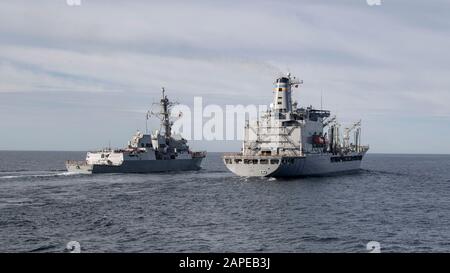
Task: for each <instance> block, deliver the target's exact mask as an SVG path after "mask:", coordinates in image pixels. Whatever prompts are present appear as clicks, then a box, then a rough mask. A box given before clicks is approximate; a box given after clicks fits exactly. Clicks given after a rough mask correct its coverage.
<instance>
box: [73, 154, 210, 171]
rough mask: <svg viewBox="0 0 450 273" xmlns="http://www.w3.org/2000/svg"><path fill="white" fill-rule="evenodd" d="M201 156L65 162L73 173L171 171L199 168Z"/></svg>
mask: <svg viewBox="0 0 450 273" xmlns="http://www.w3.org/2000/svg"><path fill="white" fill-rule="evenodd" d="M202 160H203V158H200V157H199V158H192V159H170V160H133V161H131V160H130V161H124V162H123V163H122V164H121V165H96V164H94V165H91V164H86V163H85V162H81V163H74V162H68V163H66V168H67V171H69V172H73V173H87V174H90V173H156V172H171V171H195V170H200V169H201V163H202Z"/></svg>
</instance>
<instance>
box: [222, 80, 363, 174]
mask: <svg viewBox="0 0 450 273" xmlns="http://www.w3.org/2000/svg"><path fill="white" fill-rule="evenodd" d="M302 83H303V82H302V81H299V80H298V79H296V78H295V77H291V75H290V74H287V76H283V77H280V78H278V79H277V80H276V81H275V84H274V99H273V103H272V104H271V105H270V108H269V110H268V111H267V112H265V113H263V114H262V115H261V116H260V118H258V119H257V120H256V121H253V122H249V121H246V124H245V127H244V141H243V144H242V149H241V152H240V153H229V154H225V155H224V156H223V160H224V163H225V165H226V166H227V168H228V169H229V170H230V171H232V172H233V173H235V174H237V175H240V176H274V177H288V176H307V175H323V174H331V173H339V172H345V171H354V170H358V169H359V168H360V164H361V160H362V159H363V157H364V155H365V153H366V152H367V150H368V149H369V147H368V146H363V145H361V121H358V122H355V123H354V124H352V126H350V127H347V128H345V129H344V130H343V134H342V136H341V132H340V131H341V125H340V124H339V123H338V122H337V120H336V117H335V116H331V115H330V111H327V110H321V109H320V110H318V109H314V108H313V107H312V106H309V107H307V108H303V107H298V103H297V102H295V101H293V100H292V90H293V88H297V87H299V86H300V85H301V84H302ZM352 133H353V137H351V136H350V135H351V134H352Z"/></svg>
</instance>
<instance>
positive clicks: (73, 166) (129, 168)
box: [66, 88, 206, 173]
mask: <svg viewBox="0 0 450 273" xmlns="http://www.w3.org/2000/svg"><path fill="white" fill-rule="evenodd" d="M159 104H160V108H161V111H160V112H159V113H156V114H154V115H156V116H158V117H159V118H160V120H161V128H160V130H156V131H155V132H154V133H152V134H143V133H141V132H139V131H138V132H136V134H135V135H134V136H133V137H132V138H131V140H130V141H129V142H128V146H127V147H126V148H123V149H111V148H108V149H102V150H99V151H92V152H88V153H87V154H86V160H84V161H73V160H68V161H66V168H67V170H68V171H69V172H74V173H152V172H168V171H191V170H199V169H200V168H201V163H202V160H203V158H205V156H206V152H205V151H197V152H194V151H191V150H190V148H189V146H188V144H187V140H186V139H184V138H183V137H182V136H181V135H177V134H174V135H173V134H172V132H171V131H172V124H173V122H172V121H171V120H170V110H171V107H172V106H173V105H174V104H173V103H172V102H170V101H169V99H168V98H167V96H166V95H165V91H164V88H163V89H162V98H161V100H160V103H159ZM148 117H149V114H147V119H148Z"/></svg>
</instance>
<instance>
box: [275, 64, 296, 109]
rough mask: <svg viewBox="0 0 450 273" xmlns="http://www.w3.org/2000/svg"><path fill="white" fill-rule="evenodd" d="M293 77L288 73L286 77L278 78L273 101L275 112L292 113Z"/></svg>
mask: <svg viewBox="0 0 450 273" xmlns="http://www.w3.org/2000/svg"><path fill="white" fill-rule="evenodd" d="M291 86H292V83H291V75H290V74H289V73H288V74H287V76H286V77H281V78H278V79H277V80H276V81H275V90H274V91H275V92H274V93H275V97H274V99H273V110H274V111H279V112H290V111H292V96H291Z"/></svg>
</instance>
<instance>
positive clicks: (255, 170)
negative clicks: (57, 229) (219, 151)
mask: <svg viewBox="0 0 450 273" xmlns="http://www.w3.org/2000/svg"><path fill="white" fill-rule="evenodd" d="M364 155H365V153H351V154H348V155H345V156H339V155H332V154H308V155H305V156H298V157H271V158H269V159H268V164H260V161H259V162H258V163H257V164H254V163H253V164H244V163H243V162H244V160H243V159H244V158H245V156H237V157H236V156H224V163H225V165H226V166H227V168H228V169H229V170H230V171H231V172H233V173H235V174H236V175H239V176H245V177H251V176H266V177H301V176H323V175H333V174H341V173H349V172H356V171H359V170H360V168H361V161H362V159H363V157H364ZM227 158H228V159H229V160H226V159H227ZM236 158H240V159H242V161H240V162H239V163H237V164H236V163H235V159H236ZM255 159H256V158H255V157H252V160H255ZM258 159H265V157H258ZM271 159H272V160H271ZM273 159H275V160H273ZM276 159H278V163H276V164H270V162H272V161H275V162H276V161H277V160H276ZM230 160H231V161H230ZM227 161H228V162H227ZM230 162H231V164H230ZM250 162H251V160H250ZM255 162H256V161H255Z"/></svg>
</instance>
